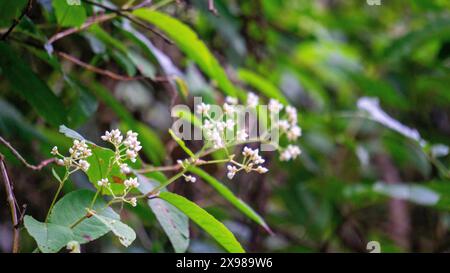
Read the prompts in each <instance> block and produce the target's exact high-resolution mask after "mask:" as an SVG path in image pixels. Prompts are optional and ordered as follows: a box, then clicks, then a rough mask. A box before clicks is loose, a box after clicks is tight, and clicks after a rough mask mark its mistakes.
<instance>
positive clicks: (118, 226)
mask: <svg viewBox="0 0 450 273" xmlns="http://www.w3.org/2000/svg"><path fill="white" fill-rule="evenodd" d="M94 217H95V218H96V219H98V220H100V222H102V223H103V224H104V225H105V226H107V227H108V228H109V229H111V231H112V232H113V233H114V235H116V236H117V237H118V238H119V241H120V243H121V244H122V245H123V246H125V247H128V246H130V245H131V243H133V241H134V240H135V239H136V233H135V232H134V230H133V229H132V228H130V227H129V226H128V225H126V224H124V223H122V222H120V221H119V220H116V219H111V218H109V217H105V216H102V215H98V214H94Z"/></svg>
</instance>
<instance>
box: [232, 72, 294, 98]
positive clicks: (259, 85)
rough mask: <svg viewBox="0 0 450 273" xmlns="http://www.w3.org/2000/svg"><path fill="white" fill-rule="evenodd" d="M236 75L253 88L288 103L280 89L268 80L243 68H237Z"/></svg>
mask: <svg viewBox="0 0 450 273" xmlns="http://www.w3.org/2000/svg"><path fill="white" fill-rule="evenodd" d="M238 76H239V79H241V80H242V81H244V82H245V83H247V84H249V85H250V86H252V87H253V88H255V89H257V90H258V91H259V92H261V93H262V94H264V95H265V96H266V97H268V98H274V99H277V100H278V101H280V102H281V103H282V104H284V105H288V104H289V102H288V100H287V99H286V97H285V96H284V95H283V93H282V92H281V90H279V89H278V88H277V87H276V86H275V85H274V84H272V83H271V82H270V81H268V80H267V79H265V78H263V77H262V76H260V75H258V74H256V73H253V72H252V71H250V70H247V69H243V68H241V69H239V71H238Z"/></svg>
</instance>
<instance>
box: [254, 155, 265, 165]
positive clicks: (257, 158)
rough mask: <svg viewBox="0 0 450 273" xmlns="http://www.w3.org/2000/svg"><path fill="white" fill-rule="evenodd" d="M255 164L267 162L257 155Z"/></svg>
mask: <svg viewBox="0 0 450 273" xmlns="http://www.w3.org/2000/svg"><path fill="white" fill-rule="evenodd" d="M253 162H254V163H255V164H263V163H264V162H266V160H265V159H264V158H262V157H261V156H260V155H255V156H254V157H253Z"/></svg>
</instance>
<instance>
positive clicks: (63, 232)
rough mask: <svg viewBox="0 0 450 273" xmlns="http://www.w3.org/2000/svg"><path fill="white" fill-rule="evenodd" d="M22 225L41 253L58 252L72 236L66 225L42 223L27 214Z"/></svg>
mask: <svg viewBox="0 0 450 273" xmlns="http://www.w3.org/2000/svg"><path fill="white" fill-rule="evenodd" d="M24 225H25V228H26V229H27V231H28V233H29V234H30V235H31V237H33V238H34V239H35V240H36V243H37V245H38V247H39V250H40V251H42V252H43V253H55V252H58V251H59V250H60V249H61V248H63V247H64V246H65V245H66V244H67V243H68V242H69V241H71V240H72V237H73V233H72V230H71V229H70V228H68V227H65V226H61V225H57V224H52V223H47V224H46V223H42V222H39V221H37V220H35V219H34V218H33V217H31V216H28V215H27V216H25V218H24Z"/></svg>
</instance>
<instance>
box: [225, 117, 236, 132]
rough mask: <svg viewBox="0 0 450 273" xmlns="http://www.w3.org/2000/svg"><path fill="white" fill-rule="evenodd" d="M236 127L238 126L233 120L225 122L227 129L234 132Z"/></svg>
mask: <svg viewBox="0 0 450 273" xmlns="http://www.w3.org/2000/svg"><path fill="white" fill-rule="evenodd" d="M234 125H236V123H235V122H234V120H232V119H227V121H226V122H225V127H226V128H227V129H228V130H233V129H234Z"/></svg>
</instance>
